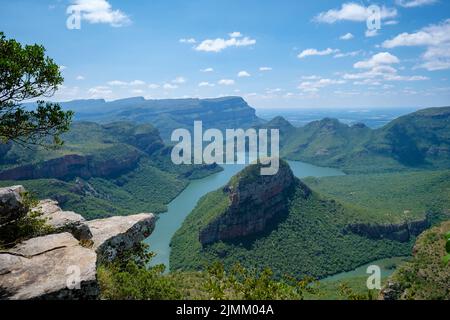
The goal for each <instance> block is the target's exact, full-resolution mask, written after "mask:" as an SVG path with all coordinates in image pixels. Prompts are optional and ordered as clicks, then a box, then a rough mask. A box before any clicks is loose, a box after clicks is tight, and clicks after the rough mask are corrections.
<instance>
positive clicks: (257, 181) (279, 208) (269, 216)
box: [200, 162, 310, 246]
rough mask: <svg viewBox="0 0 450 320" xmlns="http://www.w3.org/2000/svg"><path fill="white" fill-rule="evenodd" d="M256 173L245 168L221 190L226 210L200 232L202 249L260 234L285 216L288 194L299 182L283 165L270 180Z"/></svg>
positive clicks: (258, 167) (255, 169)
mask: <svg viewBox="0 0 450 320" xmlns="http://www.w3.org/2000/svg"><path fill="white" fill-rule="evenodd" d="M259 170H260V166H259V165H254V166H250V167H248V168H247V169H245V170H244V171H243V172H242V173H241V174H239V175H238V176H237V177H235V178H233V180H232V181H231V183H230V184H229V185H227V186H226V187H225V188H224V190H223V192H224V193H226V194H227V196H228V199H229V203H230V204H229V207H228V208H227V210H226V211H225V212H224V213H223V214H222V215H220V216H219V217H217V218H216V219H215V220H213V221H212V222H211V223H210V224H208V225H207V226H206V227H205V228H204V229H203V230H202V231H201V232H200V242H201V243H202V245H203V246H205V245H208V244H211V243H214V242H217V241H230V240H235V239H238V238H242V237H247V236H251V235H254V234H257V233H260V232H263V231H264V230H266V229H267V228H268V226H269V224H270V223H271V222H272V221H273V222H276V220H277V218H278V219H280V218H282V217H283V215H285V214H287V213H288V212H287V210H288V201H289V196H290V193H291V192H292V190H293V188H294V187H295V186H296V185H297V184H299V183H301V182H300V181H299V180H297V179H296V178H295V177H294V175H293V173H292V171H291V169H290V168H289V166H288V165H287V164H286V163H284V162H283V163H281V166H280V170H279V172H278V174H276V175H274V176H261V175H260V174H259V172H260V171H259ZM304 188H305V195H307V194H309V193H310V191H309V189H308V188H307V187H306V186H304Z"/></svg>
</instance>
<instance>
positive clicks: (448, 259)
mask: <svg viewBox="0 0 450 320" xmlns="http://www.w3.org/2000/svg"><path fill="white" fill-rule="evenodd" d="M445 238H446V239H447V243H446V244H445V251H447V255H446V256H445V257H444V258H442V259H443V261H444V263H445V264H449V263H450V232H448V233H447V234H446V235H445Z"/></svg>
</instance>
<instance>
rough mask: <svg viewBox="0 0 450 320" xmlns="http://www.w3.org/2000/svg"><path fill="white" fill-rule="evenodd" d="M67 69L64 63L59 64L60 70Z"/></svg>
mask: <svg viewBox="0 0 450 320" xmlns="http://www.w3.org/2000/svg"><path fill="white" fill-rule="evenodd" d="M66 69H67V67H66V66H63V65H61V66H59V71H64V70H66Z"/></svg>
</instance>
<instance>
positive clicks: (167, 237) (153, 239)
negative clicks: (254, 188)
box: [145, 161, 344, 267]
mask: <svg viewBox="0 0 450 320" xmlns="http://www.w3.org/2000/svg"><path fill="white" fill-rule="evenodd" d="M289 165H290V167H291V169H292V171H293V172H294V175H295V176H296V177H298V178H305V177H327V176H340V175H344V173H343V172H342V171H340V170H337V169H333V168H323V167H317V166H313V165H311V164H307V163H303V162H298V161H289ZM244 167H245V165H224V166H223V168H224V170H223V171H222V172H219V173H216V174H214V175H211V176H208V177H206V178H203V179H199V180H194V181H192V182H191V183H190V184H189V185H188V186H187V188H186V189H184V191H183V192H181V193H180V194H179V195H178V197H176V198H175V199H174V200H173V201H172V202H171V203H169V205H168V211H167V212H166V213H163V214H160V215H159V219H158V221H157V223H156V228H155V231H154V232H153V233H152V235H151V236H150V237H149V238H147V239H146V240H145V242H146V243H147V244H149V245H150V250H151V251H153V252H154V253H156V257H155V258H153V260H152V264H153V265H155V264H165V265H166V266H167V267H169V256H170V241H171V239H172V237H173V235H174V233H175V232H176V231H177V230H178V229H179V228H180V227H181V225H182V224H183V221H184V220H185V219H186V217H187V215H188V214H189V213H190V212H191V211H192V210H193V209H194V207H195V206H196V204H197V202H198V200H199V199H200V198H201V197H203V196H204V195H205V194H207V193H209V192H211V191H214V190H217V189H219V188H221V187H223V186H224V185H226V184H227V183H228V181H229V180H230V179H231V177H233V176H234V175H235V174H236V173H238V172H239V171H241V170H242V169H244Z"/></svg>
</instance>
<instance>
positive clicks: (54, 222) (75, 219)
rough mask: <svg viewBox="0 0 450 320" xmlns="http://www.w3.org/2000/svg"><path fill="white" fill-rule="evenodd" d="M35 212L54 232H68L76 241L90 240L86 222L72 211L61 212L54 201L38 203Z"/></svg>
mask: <svg viewBox="0 0 450 320" xmlns="http://www.w3.org/2000/svg"><path fill="white" fill-rule="evenodd" d="M33 211H35V212H39V213H41V214H42V218H43V219H45V220H46V222H47V224H48V225H49V226H51V227H52V228H53V229H54V231H55V233H56V232H70V233H71V234H72V235H73V236H74V237H75V238H76V239H78V240H89V239H91V238H92V233H91V230H89V227H88V226H87V224H86V220H85V219H84V218H83V217H82V216H81V215H79V214H77V213H75V212H72V211H63V210H62V209H61V208H60V207H59V206H58V203H57V202H56V201H53V200H43V201H40V202H39V204H38V205H37V207H36V208H34V209H33Z"/></svg>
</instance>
